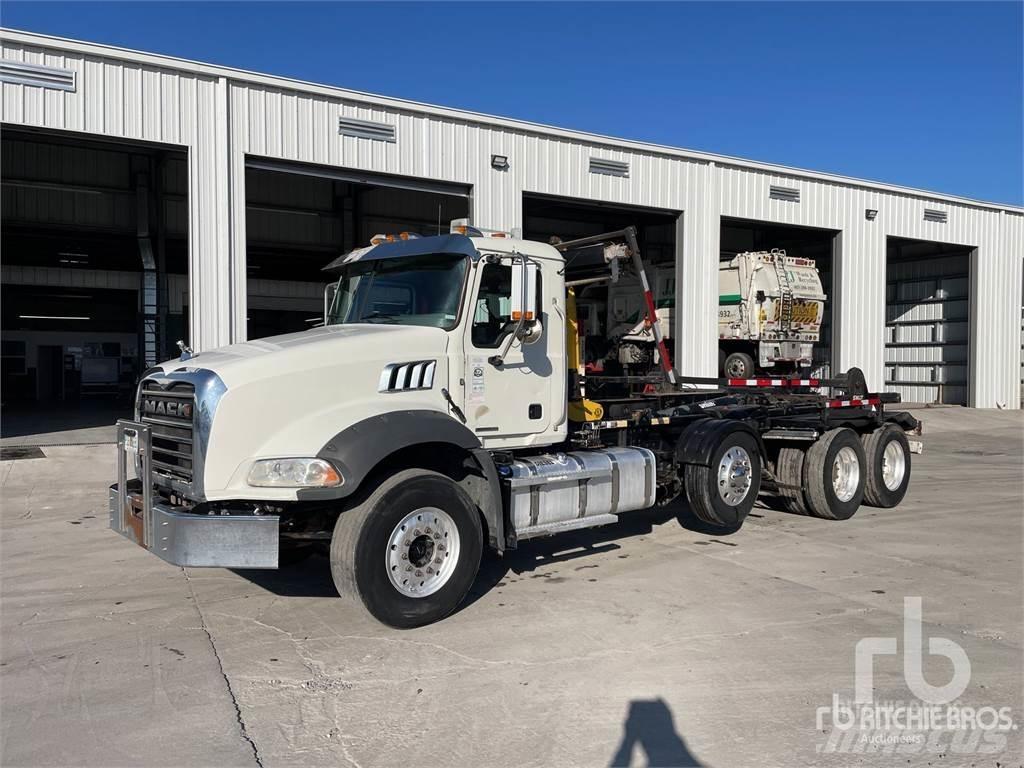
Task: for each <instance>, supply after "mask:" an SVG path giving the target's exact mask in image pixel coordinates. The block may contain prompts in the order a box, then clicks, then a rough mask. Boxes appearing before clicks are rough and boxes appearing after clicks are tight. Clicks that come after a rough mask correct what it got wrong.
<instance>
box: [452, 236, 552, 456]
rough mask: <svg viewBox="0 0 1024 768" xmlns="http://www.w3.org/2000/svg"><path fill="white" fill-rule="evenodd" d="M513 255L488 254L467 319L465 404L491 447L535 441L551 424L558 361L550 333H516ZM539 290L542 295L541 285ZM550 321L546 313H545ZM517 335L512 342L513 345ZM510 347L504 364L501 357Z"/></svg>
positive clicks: (469, 421) (480, 265)
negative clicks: (526, 336) (532, 337)
mask: <svg viewBox="0 0 1024 768" xmlns="http://www.w3.org/2000/svg"><path fill="white" fill-rule="evenodd" d="M521 268H522V267H521V265H516V266H515V267H514V266H513V262H512V258H511V257H501V258H498V257H497V256H489V257H484V259H481V261H480V262H479V263H478V264H477V268H476V269H475V270H474V275H473V282H472V284H471V291H472V293H471V294H470V295H471V296H472V297H473V300H472V301H471V302H470V304H469V307H468V309H469V313H470V317H469V318H468V322H467V324H466V339H465V350H466V372H465V390H464V391H465V407H464V409H463V410H464V412H465V414H466V421H467V426H468V427H469V428H470V429H472V430H473V432H474V433H475V434H476V435H477V437H479V438H480V439H481V441H482V442H483V443H484V445H485V446H486V447H489V448H501V447H513V446H515V445H525V444H529V439H528V438H529V436H531V435H535V434H538V433H542V432H545V431H546V430H547V429H548V427H549V425H550V424H551V415H552V414H551V395H552V392H551V384H552V374H553V370H552V364H551V359H550V357H549V354H548V342H547V336H548V335H549V334H547V333H543V332H542V333H541V334H540V337H539V339H538V340H536V341H533V342H532V343H524V342H523V340H521V339H517V338H513V336H514V334H515V330H516V327H517V325H518V319H513V311H512V309H513V307H512V304H513V301H512V284H513V269H521ZM537 295H538V296H539V295H542V294H541V292H540V290H539V289H538V291H537ZM540 322H541V325H540V327H541V328H543V326H544V324H545V323H544V318H543V316H541V317H540ZM510 339H511V341H512V343H511V346H508V344H509V340H510ZM507 346H508V352H507V353H506V354H505V355H504V358H503V359H502V362H501V364H500V365H499V364H497V362H496V361H495V360H494V358H495V357H497V356H499V355H501V354H502V352H503V351H504V350H505V349H506V347H507Z"/></svg>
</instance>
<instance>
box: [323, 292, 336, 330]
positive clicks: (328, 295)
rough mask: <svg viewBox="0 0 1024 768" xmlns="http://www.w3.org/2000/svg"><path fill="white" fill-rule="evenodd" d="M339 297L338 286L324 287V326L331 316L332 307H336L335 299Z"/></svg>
mask: <svg viewBox="0 0 1024 768" xmlns="http://www.w3.org/2000/svg"><path fill="white" fill-rule="evenodd" d="M337 295H338V284H337V283H328V284H327V285H325V286H324V325H327V321H328V319H329V318H330V316H331V307H333V306H334V297H335V296H337Z"/></svg>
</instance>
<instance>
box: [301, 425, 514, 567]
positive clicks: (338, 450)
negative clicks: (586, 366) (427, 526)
mask: <svg viewBox="0 0 1024 768" xmlns="http://www.w3.org/2000/svg"><path fill="white" fill-rule="evenodd" d="M426 443H442V444H448V445H451V446H453V447H455V448H459V449H461V450H463V451H466V452H467V453H469V454H470V455H471V456H472V458H473V460H474V461H475V463H476V464H477V465H478V468H479V470H480V473H481V475H482V483H481V482H478V483H475V484H473V485H471V486H468V487H467V486H463V487H464V489H466V490H468V491H470V492H471V496H473V498H474V501H475V502H476V503H477V505H478V506H479V507H480V511H481V512H482V513H483V516H484V520H485V521H486V523H487V526H488V534H489V539H490V541H491V545H492V546H494V547H495V548H496V549H497V550H498V551H499V552H500V551H502V550H503V549H504V544H505V533H504V528H505V526H504V515H503V512H502V502H501V484H500V480H499V479H498V470H497V468H496V467H495V465H494V459H493V458H491V454H490V452H489V451H487V450H486V449H485V448H484V447H483V444H482V443H481V442H480V439H479V438H478V437H477V436H476V435H474V434H473V433H472V432H471V431H470V430H469V429H468V428H467V427H466V426H464V425H463V424H461V423H459V422H458V421H456V420H455V419H453V418H452V417H451V416H449V415H448V414H446V413H442V412H440V411H430V410H406V411H391V412H389V413H382V414H378V415H376V416H370V417H369V418H366V419H363V420H362V421H359V422H356V423H355V424H352V425H351V426H349V427H346V428H345V429H343V430H342V431H341V432H338V433H337V434H336V435H334V437H332V438H331V439H330V440H328V441H327V443H326V444H325V445H324V446H323V447H322V448H321V449H320V450H319V451H318V452H317V454H316V455H317V457H318V458H321V459H326V460H327V461H329V462H331V464H333V465H334V466H335V467H336V468H337V469H338V471H339V472H340V473H341V476H342V478H343V479H344V484H343V485H341V486H339V487H337V488H307V489H303V490H300V491H298V498H299V499H300V500H302V501H325V500H340V499H344V498H346V497H348V496H351V495H352V494H353V493H355V492H356V491H357V490H359V488H360V486H361V485H362V483H363V481H364V480H365V479H366V477H367V476H368V475H369V474H370V473H371V472H372V471H373V470H374V469H376V468H377V467H378V466H379V465H380V463H381V462H382V461H383V460H384V459H385V458H387V457H388V456H390V455H391V454H393V453H395V452H396V451H398V450H401V449H402V448H409V447H412V446H416V445H423V444H426Z"/></svg>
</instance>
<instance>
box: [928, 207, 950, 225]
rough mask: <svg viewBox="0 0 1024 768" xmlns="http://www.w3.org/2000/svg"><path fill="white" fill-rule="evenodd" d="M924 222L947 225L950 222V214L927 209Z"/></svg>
mask: <svg viewBox="0 0 1024 768" xmlns="http://www.w3.org/2000/svg"><path fill="white" fill-rule="evenodd" d="M924 220H925V221H937V222H938V223H939V224H945V223H946V222H947V221H948V220H949V214H948V213H946V212H945V211H936V210H935V209H934V208H925V209H924Z"/></svg>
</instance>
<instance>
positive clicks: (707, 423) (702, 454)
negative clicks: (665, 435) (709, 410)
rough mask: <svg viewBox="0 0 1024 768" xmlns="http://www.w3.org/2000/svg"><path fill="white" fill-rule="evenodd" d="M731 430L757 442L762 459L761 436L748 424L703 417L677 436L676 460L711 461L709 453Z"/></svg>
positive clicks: (699, 462)
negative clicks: (744, 434) (742, 433)
mask: <svg viewBox="0 0 1024 768" xmlns="http://www.w3.org/2000/svg"><path fill="white" fill-rule="evenodd" d="M732 432H746V433H747V434H748V435H750V436H751V437H753V438H754V440H755V441H756V442H757V450H758V452H759V453H760V454H761V459H762V461H763V460H764V457H765V451H764V443H763V442H762V441H761V436H760V435H759V434H758V433H757V432H756V431H755V430H754V428H753V427H751V426H750V425H749V424H747V423H746V422H743V421H734V420H732V419H704V420H702V421H698V422H697V423H696V424H693V425H691V426H690V427H688V428H687V429H686V430H684V431H683V433H682V434H681V435H680V436H679V443H678V444H677V445H676V461H678V462H679V463H680V464H702V465H704V466H707V465H709V464H710V463H711V454H712V453H713V452H714V450H715V447H716V446H717V445H718V444H719V442H721V440H722V438H724V437H725V436H726V435H728V434H730V433H732Z"/></svg>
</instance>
